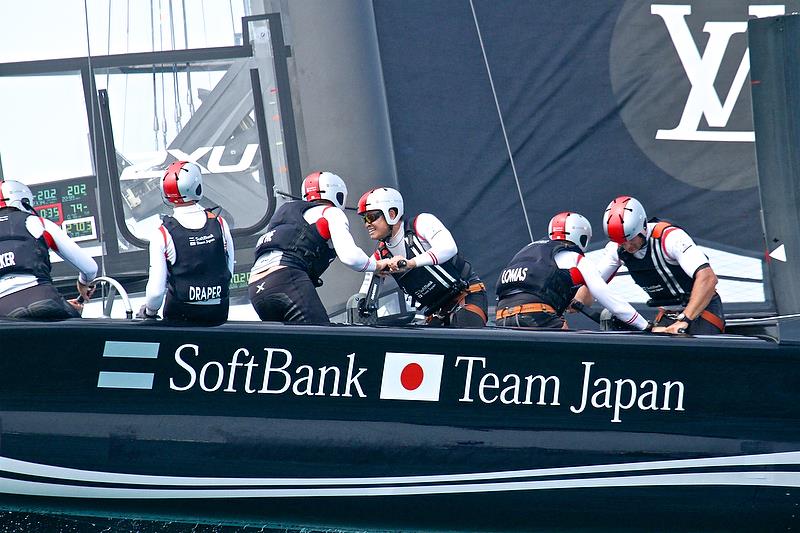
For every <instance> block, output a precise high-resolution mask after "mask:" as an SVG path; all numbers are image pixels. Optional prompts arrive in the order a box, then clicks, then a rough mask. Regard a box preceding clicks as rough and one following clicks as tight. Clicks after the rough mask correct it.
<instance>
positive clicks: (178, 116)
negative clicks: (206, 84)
mask: <svg viewBox="0 0 800 533" xmlns="http://www.w3.org/2000/svg"><path fill="white" fill-rule="evenodd" d="M168 2H169V40H170V43H171V44H172V50H173V51H175V18H174V16H175V15H174V13H173V11H172V0H168ZM172 93H173V94H172V96H173V99H174V100H175V133H176V134H178V133H179V132H180V131H181V128H182V127H183V126H182V124H181V99H180V89H179V88H178V64H177V63H172Z"/></svg>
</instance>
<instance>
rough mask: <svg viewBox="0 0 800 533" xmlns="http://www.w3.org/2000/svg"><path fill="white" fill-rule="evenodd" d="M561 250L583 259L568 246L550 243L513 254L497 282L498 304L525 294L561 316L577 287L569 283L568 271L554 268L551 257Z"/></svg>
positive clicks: (556, 242)
mask: <svg viewBox="0 0 800 533" xmlns="http://www.w3.org/2000/svg"><path fill="white" fill-rule="evenodd" d="M562 250H566V251H570V252H577V253H579V254H581V255H583V252H581V249H580V248H578V247H577V246H576V245H574V244H572V243H571V242H567V241H554V240H550V239H541V240H538V241H535V242H532V243H530V244H529V245H528V246H526V247H525V248H523V249H522V250H520V251H519V252H517V255H515V256H514V257H513V258H512V259H511V262H510V263H509V264H508V266H507V267H506V268H504V269H503V271H502V272H501V273H500V278H499V279H498V280H497V289H496V290H497V298H498V300H503V299H504V298H508V297H509V296H513V295H515V294H520V293H527V294H531V295H533V296H534V301H537V302H540V303H545V304H548V305H551V306H553V307H554V308H555V310H556V312H557V313H558V314H559V315H561V314H562V313H563V312H564V310H565V309H566V308H567V306H568V305H569V303H570V302H571V301H572V299H573V298H574V297H575V293H576V292H578V288H579V287H580V286H579V285H575V284H574V283H573V281H572V276H571V275H570V273H569V270H567V269H563V268H559V267H558V265H557V264H556V260H555V256H556V254H557V253H558V252H560V251H562ZM499 306H500V305H499V304H498V307H499Z"/></svg>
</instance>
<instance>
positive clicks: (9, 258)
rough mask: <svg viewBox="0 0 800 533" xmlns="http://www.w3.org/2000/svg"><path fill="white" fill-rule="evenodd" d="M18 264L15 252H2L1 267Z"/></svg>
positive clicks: (0, 256)
mask: <svg viewBox="0 0 800 533" xmlns="http://www.w3.org/2000/svg"><path fill="white" fill-rule="evenodd" d="M12 266H16V263H15V262H14V252H6V253H4V254H0V268H7V267H12Z"/></svg>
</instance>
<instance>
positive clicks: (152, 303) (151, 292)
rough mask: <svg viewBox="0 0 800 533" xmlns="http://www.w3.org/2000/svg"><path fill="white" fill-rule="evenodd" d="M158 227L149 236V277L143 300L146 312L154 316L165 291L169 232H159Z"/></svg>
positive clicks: (159, 228)
mask: <svg viewBox="0 0 800 533" xmlns="http://www.w3.org/2000/svg"><path fill="white" fill-rule="evenodd" d="M163 227H164V226H163V225H162V226H159V227H158V229H156V230H155V231H154V232H153V233H152V235H151V236H150V247H149V251H150V275H149V277H148V278H147V288H146V289H145V298H146V305H147V310H148V311H150V313H151V314H155V313H157V312H158V310H159V309H160V308H161V303H162V302H163V300H164V293H165V292H166V290H167V256H166V253H167V244H166V243H165V236H167V237H169V232H167V231H166V228H165V229H164V233H162V232H161V228H163Z"/></svg>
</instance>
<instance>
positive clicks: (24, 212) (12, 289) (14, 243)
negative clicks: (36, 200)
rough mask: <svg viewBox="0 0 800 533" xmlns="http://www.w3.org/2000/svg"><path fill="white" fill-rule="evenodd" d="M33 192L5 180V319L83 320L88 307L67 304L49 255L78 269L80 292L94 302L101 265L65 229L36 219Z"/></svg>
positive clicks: (1, 190)
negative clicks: (56, 284) (92, 298)
mask: <svg viewBox="0 0 800 533" xmlns="http://www.w3.org/2000/svg"><path fill="white" fill-rule="evenodd" d="M32 202H33V193H32V192H31V190H30V189H29V188H28V187H27V186H26V185H24V184H22V183H20V182H18V181H13V180H8V181H4V182H0V316H5V317H11V318H35V319H60V318H80V316H81V311H82V309H83V303H82V302H80V301H78V300H69V301H67V300H64V298H63V297H62V296H61V295H60V294H59V292H58V290H56V288H55V287H54V286H53V281H52V279H51V277H50V255H49V252H50V251H53V252H54V253H55V254H56V255H58V256H59V257H61V258H62V259H64V260H65V261H66V262H68V263H69V264H71V265H72V266H74V267H75V268H77V269H78V271H79V272H80V274H79V275H78V283H77V287H78V292H79V293H80V295H81V297H82V298H83V301H87V300H89V298H91V296H92V293H93V292H94V287H93V286H92V284H91V282H92V280H94V278H95V276H96V275H97V263H95V261H94V259H92V256H90V255H89V254H88V253H87V252H86V251H84V250H83V249H82V248H81V247H80V246H78V245H77V244H75V242H73V240H72V239H70V238H69V236H68V235H67V234H66V232H65V231H64V230H62V229H61V228H60V227H58V226H57V225H56V224H54V223H53V222H51V221H50V220H47V219H45V218H42V217H39V216H37V215H36V211H35V210H34V209H33V207H32Z"/></svg>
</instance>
